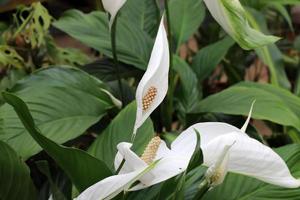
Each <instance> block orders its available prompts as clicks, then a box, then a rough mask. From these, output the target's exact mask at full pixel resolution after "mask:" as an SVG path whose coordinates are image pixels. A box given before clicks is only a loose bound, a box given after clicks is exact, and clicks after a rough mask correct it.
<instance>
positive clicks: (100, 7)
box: [95, 0, 104, 10]
mask: <svg viewBox="0 0 300 200" xmlns="http://www.w3.org/2000/svg"><path fill="white" fill-rule="evenodd" d="M95 5H96V9H97V10H104V8H103V5H102V1H101V0H96V1H95Z"/></svg>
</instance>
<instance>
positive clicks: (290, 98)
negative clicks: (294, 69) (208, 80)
mask: <svg viewBox="0 0 300 200" xmlns="http://www.w3.org/2000/svg"><path fill="white" fill-rule="evenodd" d="M255 99H256V102H255V106H254V108H253V118H254V119H263V120H269V121H272V122H275V123H278V124H282V125H285V126H293V127H295V128H296V129H298V130H300V98H299V97H297V96H295V95H293V94H292V93H290V92H289V91H287V90H285V89H281V88H278V87H275V86H272V85H269V84H258V83H252V82H242V83H239V84H236V85H234V86H232V87H230V88H228V89H226V90H223V91H222V92H220V93H217V94H214V95H211V96H209V97H207V98H205V99H204V100H202V101H201V102H200V103H199V106H198V107H197V109H195V110H194V111H193V113H199V112H213V113H224V114H232V115H241V114H243V115H248V111H249V106H250V105H251V103H252V101H253V100H255Z"/></svg>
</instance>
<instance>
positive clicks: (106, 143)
mask: <svg viewBox="0 0 300 200" xmlns="http://www.w3.org/2000/svg"><path fill="white" fill-rule="evenodd" d="M135 115H136V103H135V102H134V103H131V104H129V105H128V106H127V107H125V108H124V109H123V110H122V111H121V112H120V113H119V114H118V115H117V116H116V117H115V118H114V120H113V121H112V122H111V123H110V124H109V126H108V127H107V128H106V129H105V130H104V131H103V133H102V134H101V135H100V136H98V138H97V139H96V140H95V142H94V143H93V144H92V145H91V147H90V148H89V153H90V154H91V155H93V156H95V157H96V158H99V159H100V160H103V161H104V162H105V163H106V165H107V166H109V167H110V169H111V170H114V167H113V166H114V165H113V164H114V159H115V156H116V153H117V144H119V143H120V142H130V139H131V136H132V132H133V127H134V122H135ZM154 136H155V134H154V130H153V125H152V122H151V120H150V119H148V120H147V121H146V122H145V123H144V124H143V125H142V126H141V127H140V128H139V129H138V132H137V136H136V138H135V141H134V144H133V149H134V150H135V151H136V153H137V154H142V152H143V151H144V149H145V147H146V146H147V144H148V143H149V142H150V140H151V139H152V138H153V137H154Z"/></svg>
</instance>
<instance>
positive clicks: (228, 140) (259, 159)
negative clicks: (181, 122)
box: [178, 122, 300, 188]
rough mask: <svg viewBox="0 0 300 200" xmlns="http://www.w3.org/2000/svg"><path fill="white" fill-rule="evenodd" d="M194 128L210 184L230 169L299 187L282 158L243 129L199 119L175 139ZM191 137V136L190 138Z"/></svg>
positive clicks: (264, 179) (190, 133)
mask: <svg viewBox="0 0 300 200" xmlns="http://www.w3.org/2000/svg"><path fill="white" fill-rule="evenodd" d="M244 127H245V126H244ZM194 129H196V130H197V131H198V132H199V133H200V135H201V149H202V152H203V159H204V163H203V165H205V166H207V167H209V169H208V171H207V174H206V176H207V178H208V180H209V182H210V184H211V186H215V185H218V184H220V183H222V182H223V180H224V178H225V176H226V173H227V172H228V171H229V172H235V173H238V174H242V175H246V176H250V177H253V178H256V179H259V180H261V181H264V182H266V183H270V184H274V185H278V186H281V187H287V188H297V187H300V180H297V179H296V178H294V177H293V176H292V175H291V173H290V171H289V169H288V167H287V165H286V163H285V162H284V161H283V159H282V158H281V157H280V156H279V155H278V154H277V153H276V152H274V151H273V150H272V149H271V148H270V147H268V146H265V145H264V144H262V143H260V142H259V141H257V140H255V139H252V138H250V137H249V136H248V135H247V134H246V133H245V132H244V131H242V130H240V129H238V128H236V127H234V126H231V125H229V124H226V123H219V122H208V123H199V124H195V125H193V126H192V127H190V128H189V129H187V130H186V131H185V132H184V133H182V134H181V135H180V136H179V138H178V140H179V141H180V137H184V138H185V139H187V138H189V137H187V136H186V135H191V136H192V135H193V134H194V132H195V131H194ZM193 140H194V139H193V138H192V137H191V139H190V142H193ZM187 144H188V142H187Z"/></svg>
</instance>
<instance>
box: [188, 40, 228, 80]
mask: <svg viewBox="0 0 300 200" xmlns="http://www.w3.org/2000/svg"><path fill="white" fill-rule="evenodd" d="M233 44H234V40H232V39H231V37H229V36H227V37H225V38H224V39H222V40H220V41H218V42H216V43H213V44H210V45H208V46H206V47H204V48H202V49H200V51H199V52H198V53H197V54H196V55H195V57H194V58H193V62H192V67H193V70H194V71H195V73H196V74H197V77H198V79H199V81H203V80H204V79H206V78H207V77H208V76H209V75H210V74H211V73H212V72H213V70H214V69H215V68H216V67H217V66H218V64H219V63H220V62H221V61H222V59H223V58H224V57H225V55H226V54H227V52H228V50H229V48H230V47H232V45H233Z"/></svg>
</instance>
